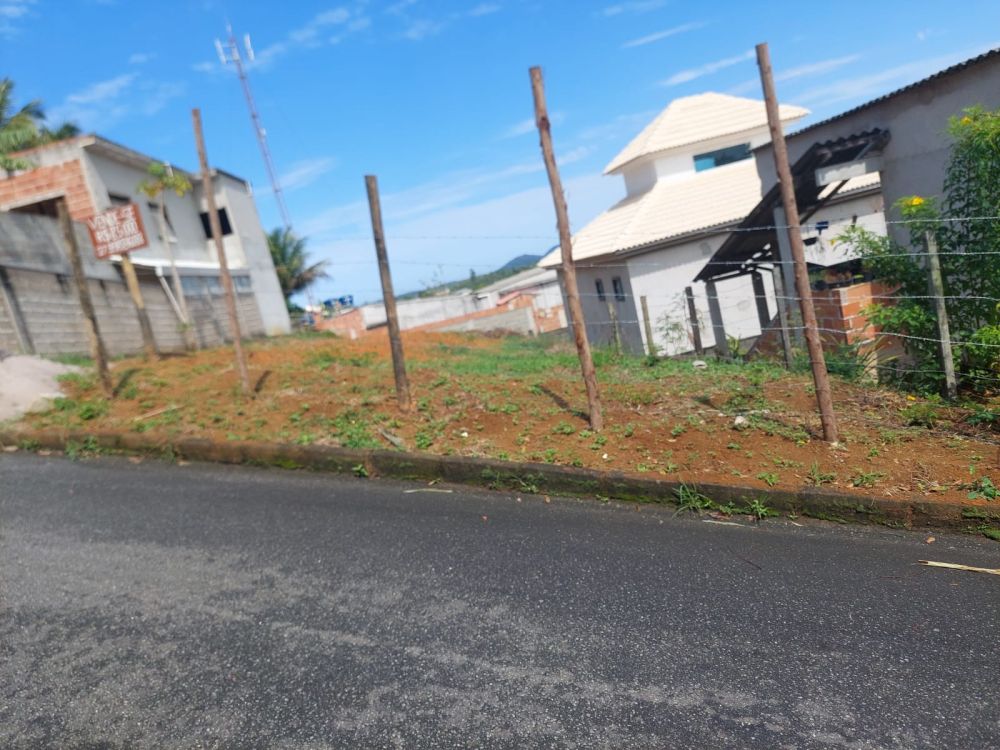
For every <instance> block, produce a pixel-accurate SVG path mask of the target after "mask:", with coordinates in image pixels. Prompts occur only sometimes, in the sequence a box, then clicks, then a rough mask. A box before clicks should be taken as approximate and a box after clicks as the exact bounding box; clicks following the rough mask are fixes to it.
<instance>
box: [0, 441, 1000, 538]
mask: <svg viewBox="0 0 1000 750" xmlns="http://www.w3.org/2000/svg"><path fill="white" fill-rule="evenodd" d="M6 446H13V447H19V448H22V449H25V450H39V449H48V450H59V451H63V452H65V453H66V454H67V455H69V456H71V457H82V456H90V455H97V454H103V453H122V454H138V455H145V456H152V457H157V458H163V459H167V460H176V459H178V458H182V459H185V460H190V461H206V462H212V463H224V464H242V465H249V466H262V467H278V468H284V469H309V470H313V471H328V472H335V473H339V474H354V475H355V476H362V477H385V478H391V479H403V480H414V481H435V480H438V481H444V482H451V483H455V484H464V485H472V486H477V487H486V488H488V489H492V490H507V491H512V492H522V493H525V494H549V495H569V496H576V497H581V496H582V497H592V498H610V499H614V500H619V501H628V502H636V503H658V504H664V505H673V506H677V507H679V508H680V509H682V510H685V509H690V510H709V509H717V510H723V511H728V512H734V513H737V512H738V513H750V514H756V515H758V516H760V517H763V516H765V515H777V514H784V515H788V516H791V517H796V516H805V517H807V518H815V519H820V520H825V521H832V522H836V523H875V524H882V525H886V526H892V527H898V528H929V529H951V530H958V531H965V532H970V533H981V534H984V535H986V536H988V537H990V538H992V539H997V540H998V541H1000V506H998V507H997V509H993V508H991V507H989V506H982V505H976V506H971V505H970V506H961V505H958V504H954V503H936V502H933V501H927V500H923V499H919V498H918V499H911V500H893V499H887V498H877V497H859V496H856V495H847V494H843V493H837V492H830V491H827V490H823V489H821V488H817V487H806V488H803V489H800V490H797V491H790V490H783V489H761V488H756V487H741V486H735V485H720V484H698V485H692V484H685V483H682V482H672V481H667V480H662V479H648V478H644V477H636V476H630V475H627V474H624V473H621V472H616V471H607V472H606V471H597V470H594V469H578V468H571V467H566V466H555V465H552V464H538V463H519V462H511V461H500V460H496V459H488V458H470V457H465V456H436V455H431V454H423V453H405V452H400V451H386V450H357V449H351V448H336V447H329V446H317V445H307V446H300V445H290V444H282V443H256V442H240V441H213V440H208V439H205V438H181V439H179V440H173V441H165V440H160V439H156V438H154V437H152V436H149V435H145V434H139V433H132V432H127V433H119V432H84V431H64V430H31V429H23V428H19V429H18V428H16V429H7V430H0V447H6Z"/></svg>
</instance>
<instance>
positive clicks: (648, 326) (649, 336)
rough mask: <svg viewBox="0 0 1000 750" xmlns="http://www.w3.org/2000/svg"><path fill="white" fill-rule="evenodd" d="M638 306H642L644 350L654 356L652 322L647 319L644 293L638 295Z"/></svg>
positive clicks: (647, 306)
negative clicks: (644, 332) (644, 337)
mask: <svg viewBox="0 0 1000 750" xmlns="http://www.w3.org/2000/svg"><path fill="white" fill-rule="evenodd" d="M639 307H641V308H642V325H643V328H644V329H645V331H646V352H647V353H648V354H649V356H650V357H655V356H656V342H655V341H653V323H652V321H651V320H650V319H649V304H648V303H647V302H646V295H645V294H644V295H642V296H641V297H639Z"/></svg>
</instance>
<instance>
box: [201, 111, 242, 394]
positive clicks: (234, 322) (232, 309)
mask: <svg viewBox="0 0 1000 750" xmlns="http://www.w3.org/2000/svg"><path fill="white" fill-rule="evenodd" d="M191 121H192V123H193V124H194V140H195V144H196V145H197V147H198V162H199V164H200V165H201V189H202V192H203V193H204V194H205V207H206V208H207V209H208V224H209V226H210V227H211V228H212V240H214V242H215V252H216V254H217V255H218V256H219V276H220V277H221V279H222V290H223V292H225V295H226V309H227V310H228V311H229V331H230V334H231V335H232V337H233V353H234V354H235V356H236V371H237V372H238V373H239V375H240V389H241V390H242V391H243V395H247V394H249V393H250V370H249V369H248V368H247V360H246V357H245V356H244V354H243V339H242V335H241V333H240V319H239V314H238V313H237V312H236V291H235V290H234V289H233V277H232V276H230V275H229V261H228V260H226V248H225V245H223V243H222V224H221V222H220V221H219V212H218V210H217V208H216V205H215V185H214V182H213V180H212V170H211V168H210V167H209V166H208V154H207V153H206V152H205V136H204V135H203V134H202V131H201V111H200V110H198V109H192V110H191Z"/></svg>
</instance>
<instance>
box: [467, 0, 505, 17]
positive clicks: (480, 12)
mask: <svg viewBox="0 0 1000 750" xmlns="http://www.w3.org/2000/svg"><path fill="white" fill-rule="evenodd" d="M499 10H500V6H499V5H497V4H496V3H480V4H479V5H477V6H476V7H475V8H473V9H472V10H470V11H469V12H468V15H469V16H470V17H472V18H477V17H479V16H488V15H490V14H491V13H496V12H497V11H499Z"/></svg>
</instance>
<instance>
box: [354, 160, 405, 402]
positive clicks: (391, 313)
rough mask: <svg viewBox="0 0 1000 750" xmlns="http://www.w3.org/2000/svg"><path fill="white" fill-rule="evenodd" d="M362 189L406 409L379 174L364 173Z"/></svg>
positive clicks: (400, 398)
mask: <svg viewBox="0 0 1000 750" xmlns="http://www.w3.org/2000/svg"><path fill="white" fill-rule="evenodd" d="M365 189H366V190H367V191H368V209H369V210H370V211H371V216H372V234H373V235H374V237H375V255H376V256H377V257H378V274H379V277H380V278H381V280H382V300H383V301H384V303H385V318H386V322H387V323H388V327H389V349H390V351H391V352H392V374H393V376H394V377H395V378H396V399H397V400H398V401H399V408H400V409H402V410H403V411H408V410H409V408H410V384H409V382H408V381H407V379H406V361H405V359H404V358H403V339H402V338H401V337H400V335H399V317H398V316H397V315H396V295H395V293H394V292H393V290H392V274H390V273H389V253H388V252H387V251H386V247H385V229H384V228H383V226H382V202H381V201H380V200H379V197H378V178H377V177H376V176H375V175H372V174H370V175H365Z"/></svg>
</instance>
